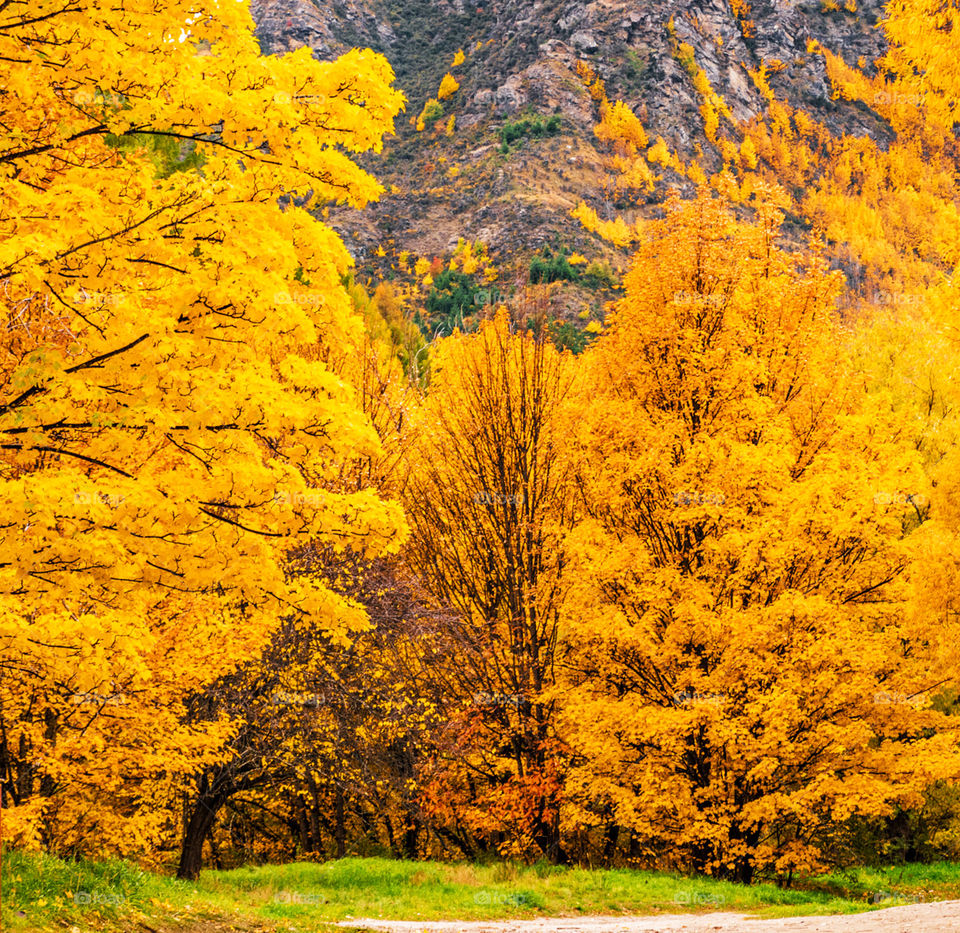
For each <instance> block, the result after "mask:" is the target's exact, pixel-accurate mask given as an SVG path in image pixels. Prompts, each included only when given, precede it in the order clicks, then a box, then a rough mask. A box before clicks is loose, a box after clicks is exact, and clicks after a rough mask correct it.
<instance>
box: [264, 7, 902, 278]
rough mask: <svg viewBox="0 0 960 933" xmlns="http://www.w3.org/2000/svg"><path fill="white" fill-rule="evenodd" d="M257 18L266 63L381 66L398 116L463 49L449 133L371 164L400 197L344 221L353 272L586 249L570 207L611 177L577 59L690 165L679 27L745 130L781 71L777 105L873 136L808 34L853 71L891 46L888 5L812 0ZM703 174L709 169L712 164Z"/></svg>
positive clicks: (687, 82)
mask: <svg viewBox="0 0 960 933" xmlns="http://www.w3.org/2000/svg"><path fill="white" fill-rule="evenodd" d="M851 5H853V4H851ZM734 8H737V9H739V10H740V14H739V16H738V15H737V14H736V13H735V12H734ZM252 9H253V13H254V17H255V20H256V21H257V24H258V31H259V35H260V39H261V43H262V45H263V48H264V51H266V52H281V51H285V50H287V49H292V48H296V47H298V46H300V45H308V46H310V47H311V48H313V49H314V50H315V54H316V55H317V56H318V57H321V58H327V57H332V56H335V55H337V54H339V53H340V52H342V51H344V50H345V49H347V48H349V47H351V46H355V45H363V46H369V47H371V48H374V49H376V50H378V51H380V52H382V53H383V54H384V55H386V56H387V58H388V59H389V60H390V61H391V63H392V64H393V66H394V69H395V70H396V72H397V78H398V84H399V86H400V87H401V88H402V89H403V90H404V91H405V93H406V94H407V96H408V98H409V104H408V112H407V118H409V117H410V116H411V115H415V114H416V113H418V112H419V111H420V109H421V108H422V106H423V104H424V102H425V100H426V99H427V98H429V97H431V96H433V95H434V94H435V93H436V89H437V87H438V85H439V82H440V79H441V77H442V76H443V75H444V73H445V72H446V71H447V70H448V68H449V67H450V63H451V60H452V58H453V55H454V54H455V52H456V51H457V49H458V48H463V49H464V50H465V52H466V53H467V60H466V62H465V63H464V65H463V66H461V67H460V68H458V69H457V76H458V78H459V79H460V80H461V88H460V90H459V91H458V92H457V94H456V95H455V96H454V97H453V98H452V99H450V100H449V101H446V102H445V103H444V107H445V118H444V119H446V118H447V117H448V116H449V115H454V116H455V117H456V129H455V132H454V134H453V136H452V137H447V136H446V135H445V134H444V132H443V123H444V121H443V120H441V121H439V122H438V124H437V125H436V126H435V127H433V128H429V129H427V130H426V131H424V132H422V133H417V132H415V130H414V128H413V127H412V126H410V125H408V123H407V122H406V121H404V122H403V123H402V124H401V125H400V126H399V128H398V136H397V137H396V138H395V139H394V140H392V141H391V142H390V144H389V145H388V146H387V150H386V152H385V154H384V156H383V157H380V158H378V159H372V160H370V163H369V167H370V168H371V170H373V171H374V172H375V173H376V174H377V175H378V176H379V177H380V178H381V179H382V180H383V181H384V182H385V183H386V184H387V185H393V186H394V187H395V188H396V189H398V190H397V192H396V193H393V194H390V195H388V196H386V197H385V198H384V200H383V201H382V203H381V204H379V205H377V206H375V207H374V208H372V209H371V210H369V211H367V212H364V214H363V215H362V216H359V217H358V216H355V215H354V216H349V217H347V216H342V217H340V218H338V219H337V223H338V225H339V226H340V229H341V230H342V232H344V234H345V235H346V237H347V241H348V244H350V245H351V248H352V249H353V250H354V252H355V254H356V255H357V257H358V259H360V260H361V261H363V260H366V259H370V260H371V261H372V255H371V254H372V250H373V249H375V248H376V246H377V245H379V244H380V243H387V244H390V242H391V241H392V245H394V246H396V247H397V248H405V249H409V250H411V251H413V252H415V253H417V254H418V255H442V254H443V253H444V252H445V251H447V250H448V249H450V248H451V247H452V245H454V244H455V243H456V240H457V237H458V236H467V237H470V238H480V239H483V240H485V241H486V242H488V243H489V245H490V246H491V247H492V248H493V250H494V252H499V253H500V257H501V259H502V260H503V259H508V258H509V257H518V256H524V255H526V254H529V253H530V252H532V251H534V250H536V249H538V248H539V247H540V246H542V245H543V244H544V243H548V242H555V241H562V242H563V243H565V244H567V245H569V246H570V247H571V248H575V249H577V248H580V247H584V248H588V249H589V246H590V244H589V242H588V241H589V240H590V238H589V237H585V235H584V234H583V232H582V231H581V230H580V229H579V227H578V224H577V223H576V222H575V221H573V220H571V219H570V217H569V211H570V209H571V208H573V207H574V206H575V205H576V203H577V202H578V201H579V200H581V199H582V198H584V197H586V198H587V199H588V200H590V199H591V198H594V199H595V198H596V196H597V195H598V194H599V190H600V185H601V184H602V179H603V177H604V172H603V170H602V164H601V158H600V155H599V154H598V152H597V150H596V148H595V145H594V143H595V138H594V136H593V133H592V128H593V125H594V122H595V108H594V105H593V102H592V101H591V99H590V97H589V95H588V94H587V93H586V92H585V90H584V88H583V86H582V85H581V83H580V82H579V80H578V79H577V76H576V71H575V69H576V61H577V59H578V58H580V59H585V60H587V61H588V62H590V63H591V64H592V66H593V67H594V68H595V70H596V71H597V72H598V73H599V74H600V75H601V77H603V78H604V80H605V82H606V86H607V91H608V94H609V96H610V97H611V98H621V99H623V100H625V101H628V102H629V103H630V104H631V106H632V107H633V108H634V109H635V111H636V112H637V113H638V114H640V115H641V118H642V119H643V122H644V124H645V125H646V126H647V128H648V130H649V131H650V132H651V134H652V135H653V136H656V135H658V134H659V135H662V136H663V137H664V138H665V140H666V141H667V143H668V144H669V145H670V146H671V147H674V148H677V149H678V150H679V151H680V152H681V154H683V155H687V156H689V155H692V154H693V153H694V152H695V151H697V149H698V147H702V148H703V149H704V150H709V146H708V144H707V141H706V139H705V137H704V135H703V131H702V120H701V117H700V114H699V99H698V97H697V93H696V91H695V90H694V88H693V85H692V82H691V79H690V77H689V76H688V74H687V73H686V72H685V71H684V68H683V67H682V65H681V63H680V62H678V61H677V59H676V57H675V56H674V55H673V54H672V50H671V40H670V36H669V33H668V28H667V24H668V23H669V22H670V21H671V20H672V21H673V24H674V29H675V34H676V38H677V39H678V40H679V41H681V42H686V43H689V44H690V45H691V46H692V47H693V48H694V51H695V56H696V62H697V64H698V65H699V66H700V67H702V68H703V69H704V70H705V72H706V74H707V76H708V77H709V79H710V81H711V83H712V84H713V86H714V88H715V89H716V90H717V91H718V92H719V93H721V94H722V95H723V96H724V97H725V99H726V101H727V103H728V104H729V105H730V107H731V110H732V112H733V114H734V116H735V117H737V118H738V119H747V118H749V117H751V116H753V115H755V114H757V113H758V112H760V110H761V109H762V99H761V97H760V95H759V94H758V92H757V91H756V89H755V88H754V85H753V82H752V81H751V80H750V78H749V75H748V70H749V69H752V68H756V67H757V66H758V65H759V64H760V63H761V62H768V63H769V62H773V61H777V62H779V63H781V65H780V66H778V67H781V66H782V67H781V70H779V71H778V72H777V73H776V74H774V75H773V76H772V78H771V85H772V87H773V88H774V90H775V91H776V92H777V94H778V96H780V97H786V98H787V99H789V100H790V101H791V102H792V103H794V104H796V105H799V106H802V107H803V108H804V109H806V110H807V111H809V112H810V113H811V114H812V115H813V116H814V117H816V118H817V119H819V120H822V121H824V122H825V123H827V124H828V125H829V126H830V127H831V128H832V129H834V130H837V131H839V130H845V131H847V132H853V133H871V134H882V132H883V130H882V127H881V126H880V125H879V124H878V123H877V121H876V119H875V118H874V117H873V115H872V114H871V113H870V112H868V111H866V109H865V108H859V107H855V106H852V105H849V104H844V103H840V102H836V101H833V100H831V90H830V86H829V82H828V81H827V78H826V74H825V71H824V67H823V62H822V60H821V59H820V58H819V57H817V56H810V55H808V54H807V52H806V48H807V40H808V39H811V38H812V39H816V40H818V41H819V42H821V43H822V44H823V45H824V46H826V47H828V48H830V49H831V50H833V51H834V52H836V53H839V54H841V55H842V56H843V57H844V58H845V59H846V60H847V61H848V62H850V63H856V62H857V61H858V60H862V61H865V62H867V63H872V62H873V61H874V60H875V59H876V58H877V57H878V56H879V55H880V54H881V53H882V49H883V37H882V33H881V31H880V30H879V29H878V28H877V22H878V19H879V17H880V15H881V12H882V5H881V2H880V0H859V2H858V3H857V4H856V11H855V12H850V11H847V10H846V9H844V8H842V7H841V8H840V9H839V10H834V11H832V12H830V11H825V10H824V8H823V7H822V5H821V2H820V0H753V2H752V3H751V4H750V6H748V5H747V3H745V2H743V0H694V2H682V0H632V2H625V0H593V2H588V3H584V2H575V0H535V2H532V3H531V2H520V0H439V2H434V3H428V2H423V0H252ZM530 112H536V113H540V114H544V115H550V114H559V115H560V116H561V120H562V122H561V129H560V132H559V134H558V135H556V136H551V137H544V138H540V139H532V140H529V141H528V142H526V143H525V144H524V145H523V146H521V147H516V148H512V149H511V151H510V152H509V153H507V154H503V153H501V152H499V151H498V143H499V137H498V133H499V128H500V127H501V126H502V125H503V124H504V122H505V121H509V120H516V119H517V118H518V116H520V115H523V114H526V113H530ZM705 161H706V163H707V166H708V167H712V166H710V156H709V153H708V155H707V156H706V158H705ZM451 169H453V171H451ZM593 252H594V253H595V252H596V247H595V246H594V249H593Z"/></svg>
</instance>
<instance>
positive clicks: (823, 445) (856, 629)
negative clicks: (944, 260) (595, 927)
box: [559, 194, 957, 881]
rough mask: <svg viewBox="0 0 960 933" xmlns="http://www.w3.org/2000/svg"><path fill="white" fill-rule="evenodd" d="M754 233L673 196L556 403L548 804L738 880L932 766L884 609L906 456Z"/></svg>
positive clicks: (910, 658) (910, 503)
mask: <svg viewBox="0 0 960 933" xmlns="http://www.w3.org/2000/svg"><path fill="white" fill-rule="evenodd" d="M779 222H780V218H779V215H778V214H777V212H776V211H775V210H774V209H773V208H771V207H769V206H766V207H761V208H760V210H759V211H758V216H757V218H756V220H755V221H753V222H746V221H740V220H737V219H735V217H734V216H733V215H732V213H731V212H730V211H729V210H728V209H727V207H726V206H725V205H724V204H723V203H722V202H721V201H720V200H719V199H717V198H715V197H711V196H710V195H709V194H701V196H700V197H699V198H697V199H696V200H694V201H692V202H682V201H680V200H679V198H678V197H677V196H675V195H674V196H672V197H671V199H670V200H669V201H668V203H667V205H666V216H665V217H664V219H663V220H657V221H651V222H649V223H647V224H645V225H643V226H642V229H641V230H640V233H641V234H642V237H641V240H642V242H643V245H642V246H641V248H640V250H639V252H638V253H637V255H636V258H635V259H634V262H633V266H632V268H631V271H630V272H629V274H628V276H627V277H626V282H625V285H626V295H625V297H624V298H623V299H622V300H621V301H619V302H618V303H617V304H616V306H615V308H614V311H613V314H612V319H611V320H610V322H609V328H608V331H607V332H606V333H605V334H604V335H603V336H602V337H601V339H600V340H598V341H597V343H596V345H595V347H594V349H593V350H592V351H591V352H590V354H589V355H588V357H587V361H586V365H587V367H588V372H587V374H586V375H585V378H584V387H585V391H584V395H583V397H582V398H581V399H579V400H578V401H577V403H576V404H575V405H573V406H572V407H571V410H570V413H569V417H570V419H571V421H570V431H571V432H572V433H573V434H574V435H575V437H576V444H575V448H574V450H573V452H572V458H573V462H574V465H575V469H576V472H577V477H578V486H579V489H580V492H581V494H582V506H583V509H584V513H585V514H584V517H583V520H582V521H580V522H579V523H578V526H577V528H576V531H575V532H574V534H573V535H572V536H571V538H570V540H569V546H570V548H571V554H572V555H573V558H572V559H571V562H570V564H569V566H568V568H567V574H568V580H569V592H568V595H567V601H566V604H565V613H564V620H565V621H564V625H563V631H562V634H561V638H563V639H565V640H566V641H568V642H569V643H570V644H571V645H572V646H574V648H573V649H572V654H571V655H570V658H569V661H570V663H569V668H568V672H567V676H566V678H565V682H564V683H563V684H562V686H561V688H560V691H559V694H560V695H562V696H563V709H564V716H563V728H564V730H565V731H564V734H565V737H566V738H567V740H568V741H569V742H570V743H571V745H572V746H573V748H574V751H575V753H576V756H577V757H576V759H575V762H574V763H575V767H574V769H573V772H572V774H571V776H570V778H569V779H568V784H567V787H568V792H569V796H570V797H571V799H573V800H576V801H578V807H579V812H578V811H577V810H576V809H572V810H571V811H570V815H571V819H573V820H574V821H575V822H577V823H579V825H586V826H591V825H596V823H597V821H598V817H597V814H598V813H611V812H612V814H613V816H614V819H615V820H616V822H617V823H618V824H619V826H620V827H623V828H625V829H627V830H629V831H630V832H631V833H632V834H633V840H634V846H633V848H634V852H635V854H637V855H640V856H646V857H648V858H650V859H654V858H655V859H657V860H658V861H660V862H664V861H667V862H670V861H672V862H674V863H675V864H686V865H690V866H693V867H694V868H696V869H698V870H702V871H707V872H711V873H714V874H717V875H722V876H725V877H731V878H734V879H737V880H741V881H749V880H751V879H752V877H753V876H754V873H755V871H756V870H757V869H761V868H762V869H769V870H775V871H777V872H783V873H788V872H790V871H792V870H794V869H802V868H805V867H809V866H811V865H813V864H815V863H816V860H817V856H818V845H819V843H820V841H821V839H822V838H823V835H824V833H825V832H827V831H828V829H829V827H830V826H832V825H836V824H838V823H842V822H843V821H845V820H847V819H848V818H849V817H851V816H854V815H877V814H883V813H886V812H889V809H890V808H891V806H893V805H894V804H896V803H902V802H915V801H916V800H917V799H918V798H919V795H920V793H921V792H922V790H923V788H924V787H925V786H926V784H927V783H928V782H930V781H931V780H933V779H935V778H936V777H939V776H943V775H946V774H950V773H955V771H956V768H957V755H956V750H955V738H954V736H953V735H952V734H950V733H949V732H948V731H945V730H946V723H947V721H946V719H945V717H941V716H940V714H938V713H935V712H933V711H931V710H930V709H929V708H928V706H929V703H928V699H927V696H926V693H927V691H929V690H930V689H931V688H933V687H934V686H936V682H937V679H938V678H937V675H936V671H935V669H934V668H935V664H934V660H933V658H932V657H931V643H932V638H933V635H932V633H931V631H929V630H928V629H927V628H926V627H924V626H923V625H922V624H920V623H919V622H918V621H917V620H916V619H915V617H914V616H913V615H912V614H910V613H908V612H906V611H905V610H906V605H907V599H908V596H909V588H908V586H907V584H906V578H905V571H906V569H907V568H908V566H909V563H910V547H909V545H910V539H909V538H907V537H905V536H904V527H905V518H906V517H907V516H908V514H909V513H912V512H913V511H914V503H915V502H919V501H921V500H920V497H922V496H923V495H924V486H923V477H922V471H921V470H920V469H919V467H918V465H917V463H916V462H915V460H914V458H913V456H912V455H911V453H910V452H909V448H908V446H907V445H905V444H903V443H902V442H901V440H900V439H899V436H898V432H899V431H900V427H899V426H898V424H897V423H896V421H895V420H894V419H893V418H892V417H891V415H890V411H889V406H887V408H886V411H885V410H884V405H883V399H882V396H880V395H868V393H867V392H866V391H865V386H864V380H863V379H862V378H858V376H857V375H856V373H855V372H854V370H853V368H852V367H851V366H850V365H849V364H847V363H845V362H844V351H843V348H842V346H843V334H842V333H841V332H840V330H839V329H838V327H837V325H836V324H835V320H834V304H835V300H836V297H837V294H838V289H839V286H840V282H839V281H838V278H839V276H838V274H836V273H830V272H829V271H828V270H827V268H826V267H825V263H824V262H823V261H822V260H820V259H819V258H818V257H817V255H816V252H815V251H813V252H811V253H807V254H793V253H789V252H786V251H785V250H784V249H783V248H782V247H781V246H780V245H779V244H778V234H779ZM941 727H942V730H943V731H941Z"/></svg>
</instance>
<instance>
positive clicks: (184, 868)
mask: <svg viewBox="0 0 960 933" xmlns="http://www.w3.org/2000/svg"><path fill="white" fill-rule="evenodd" d="M226 800H227V797H226V795H223V794H220V795H210V796H208V795H203V794H201V795H200V797H199V798H198V799H197V802H196V805H195V806H194V808H193V813H192V814H191V815H190V822H189V823H188V824H187V831H186V833H185V834H184V837H183V849H182V850H181V852H180V866H179V867H178V868H177V877H178V878H180V879H181V880H183V881H196V880H197V878H199V877H200V869H201V868H202V867H203V844H204V842H206V839H207V836H208V834H209V833H210V830H211V829H212V828H213V824H214V822H215V821H216V819H217V812H218V811H219V809H220V808H221V807H222V806H223V805H224V803H225V802H226Z"/></svg>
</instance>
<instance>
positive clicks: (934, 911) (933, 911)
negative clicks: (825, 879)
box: [340, 901, 960, 933]
mask: <svg viewBox="0 0 960 933" xmlns="http://www.w3.org/2000/svg"><path fill="white" fill-rule="evenodd" d="M340 926H343V927H348V928H349V929H352V930H369V931H378V933H379V931H383V933H673V931H677V933H680V931H682V933H718V931H719V933H960V901H939V902H937V903H934V904H910V905H909V906H906V907H890V908H887V909H886V910H876V911H871V912H870V913H864V914H844V915H841V916H830V917H787V918H784V919H780V920H758V919H756V918H755V917H749V916H747V915H745V914H728V913H715V914H696V915H694V914H669V915H663V916H660V917H563V918H544V919H537V920H508V921H497V922H494V921H479V922H469V923H468V922H462V923H456V922H447V921H443V922H430V923H427V922H421V921H408V920H403V921H400V920H348V921H342V922H341V923H340Z"/></svg>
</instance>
